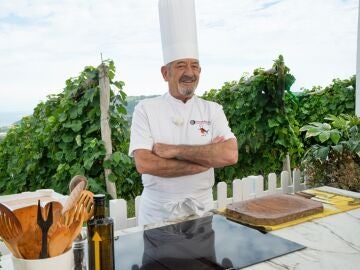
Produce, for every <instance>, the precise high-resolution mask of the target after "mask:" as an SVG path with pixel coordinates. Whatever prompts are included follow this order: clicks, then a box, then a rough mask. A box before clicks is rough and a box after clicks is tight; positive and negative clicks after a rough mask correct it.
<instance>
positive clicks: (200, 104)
mask: <svg viewBox="0 0 360 270" xmlns="http://www.w3.org/2000/svg"><path fill="white" fill-rule="evenodd" d="M217 136H224V137H225V139H230V138H235V136H234V134H233V133H232V132H231V129H230V128H229V125H228V121H227V119H226V117H225V114H224V111H223V109H222V107H221V106H220V105H219V104H217V103H215V102H211V101H206V100H203V99H201V98H199V97H197V96H193V97H192V98H191V99H189V100H188V101H187V102H186V103H183V102H182V101H181V100H178V99H176V98H174V97H173V96H171V95H170V94H169V93H166V94H164V95H162V96H159V97H155V98H151V99H146V100H143V101H140V102H139V104H138V105H137V106H136V107H135V110H134V114H133V118H132V125H131V136H130V147H129V155H130V156H133V151H134V150H136V149H147V150H152V148H153V145H154V144H155V143H165V144H172V145H179V144H185V145H204V144H209V143H211V141H212V140H213V139H214V138H215V137H217ZM214 178H215V177H214V169H213V168H210V169H209V170H207V171H205V172H201V173H198V174H194V175H186V176H180V177H159V176H154V175H149V174H143V175H142V182H143V186H144V190H143V193H142V195H141V201H140V207H139V224H149V223H155V222H160V221H163V220H166V219H174V218H177V217H181V216H184V215H189V214H201V213H203V212H205V211H208V210H210V209H212V208H213V197H212V186H213V185H214Z"/></svg>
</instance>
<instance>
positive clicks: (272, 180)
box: [267, 173, 277, 195]
mask: <svg viewBox="0 0 360 270" xmlns="http://www.w3.org/2000/svg"><path fill="white" fill-rule="evenodd" d="M276 182H277V177H276V174H275V173H269V175H268V194H267V195H273V194H276V193H277V191H276V190H277V186H276Z"/></svg>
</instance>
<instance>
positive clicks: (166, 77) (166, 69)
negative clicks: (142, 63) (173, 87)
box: [161, 66, 169, 82]
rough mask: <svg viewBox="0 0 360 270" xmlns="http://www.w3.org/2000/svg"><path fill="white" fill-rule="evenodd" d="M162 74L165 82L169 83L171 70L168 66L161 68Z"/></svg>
mask: <svg viewBox="0 0 360 270" xmlns="http://www.w3.org/2000/svg"><path fill="white" fill-rule="evenodd" d="M161 74H162V76H163V78H164V80H165V81H166V82H167V81H168V79H169V70H168V68H167V66H162V67H161Z"/></svg>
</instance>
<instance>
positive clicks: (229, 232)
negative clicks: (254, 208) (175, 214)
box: [115, 215, 305, 270]
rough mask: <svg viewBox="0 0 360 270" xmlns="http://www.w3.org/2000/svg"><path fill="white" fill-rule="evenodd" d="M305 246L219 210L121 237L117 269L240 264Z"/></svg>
mask: <svg viewBox="0 0 360 270" xmlns="http://www.w3.org/2000/svg"><path fill="white" fill-rule="evenodd" d="M303 248H305V247H304V246H302V245H300V244H297V243H295V242H292V241H289V240H286V239H283V238H281V237H278V236H276V235H273V234H271V233H264V232H261V231H258V230H256V229H253V228H249V227H247V226H244V225H241V224H238V223H235V222H233V221H230V220H228V219H226V218H225V217H223V216H220V215H213V216H207V217H203V218H199V219H195V220H190V221H185V222H182V223H178V224H174V225H168V226H164V227H160V228H156V229H150V230H146V231H144V232H138V233H132V234H128V235H124V236H120V237H119V238H118V239H117V240H116V241H115V265H116V267H115V268H116V270H138V269H141V270H155V269H156V270H165V269H174V270H178V269H179V270H180V269H181V270H184V269H186V270H192V269H194V270H195V269H196V270H203V269H204V270H205V269H239V268H242V267H246V266H249V265H252V264H256V263H259V262H262V261H265V260H269V259H271V258H274V257H278V256H281V255H284V254H287V253H290V252H293V251H296V250H300V249H303Z"/></svg>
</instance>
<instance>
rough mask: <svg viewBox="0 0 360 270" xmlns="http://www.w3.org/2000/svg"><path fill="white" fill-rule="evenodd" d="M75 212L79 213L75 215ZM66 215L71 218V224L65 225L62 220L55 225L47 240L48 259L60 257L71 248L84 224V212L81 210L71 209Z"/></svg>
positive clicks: (64, 220)
mask: <svg viewBox="0 0 360 270" xmlns="http://www.w3.org/2000/svg"><path fill="white" fill-rule="evenodd" d="M75 212H80V213H79V214H77V213H75ZM66 213H69V215H71V216H72V217H73V218H72V222H71V223H66V219H65V218H63V219H62V220H60V221H58V223H57V224H56V229H55V231H54V232H53V234H52V235H51V237H50V240H49V256H50V257H54V256H57V255H60V254H62V253H64V252H65V251H66V250H68V249H69V248H70V247H71V245H72V242H73V240H74V239H75V238H76V236H77V235H78V234H79V232H80V230H81V227H82V224H83V222H84V216H85V211H84V210H83V209H81V208H76V207H73V208H72V209H71V210H70V211H68V212H66ZM74 234H76V235H75V237H74V236H73V235H74ZM69 243H70V245H69Z"/></svg>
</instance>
